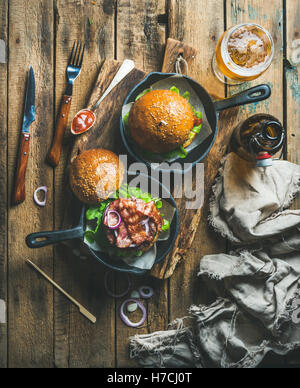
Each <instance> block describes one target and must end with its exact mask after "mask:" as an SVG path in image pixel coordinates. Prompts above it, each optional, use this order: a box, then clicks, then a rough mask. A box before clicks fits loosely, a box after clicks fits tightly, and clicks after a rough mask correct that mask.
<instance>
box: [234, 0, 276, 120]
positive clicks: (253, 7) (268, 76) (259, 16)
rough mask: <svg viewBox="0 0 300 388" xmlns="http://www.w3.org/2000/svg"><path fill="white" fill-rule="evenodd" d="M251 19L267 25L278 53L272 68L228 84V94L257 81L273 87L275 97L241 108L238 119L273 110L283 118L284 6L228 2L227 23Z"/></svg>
mask: <svg viewBox="0 0 300 388" xmlns="http://www.w3.org/2000/svg"><path fill="white" fill-rule="evenodd" d="M243 22H250V23H257V24H259V25H261V26H263V27H264V28H266V29H267V30H268V31H269V32H270V33H271V35H272V37H273V40H274V44H275V55H274V59H273V63H272V65H271V66H270V68H269V69H268V70H267V71H266V72H265V73H264V74H263V75H262V76H260V77H259V78H258V79H256V80H254V81H252V82H246V83H244V84H243V85H241V86H237V87H229V89H228V93H229V95H231V94H234V93H236V92H238V91H241V90H244V89H247V88H248V87H252V86H255V85H258V84H262V83H266V84H268V85H269V86H270V87H271V88H272V96H271V98H269V99H268V100H265V101H263V102H260V103H256V104H251V105H245V106H243V107H241V109H240V114H239V120H244V119H245V118H246V117H248V116H251V115H253V114H256V113H262V112H263V113H270V114H272V115H274V116H275V117H277V118H278V119H279V120H281V121H282V120H283V68H282V63H283V8H282V1H281V0H266V1H263V2H261V1H259V0H230V1H227V26H228V27H231V26H233V25H235V24H239V23H243Z"/></svg>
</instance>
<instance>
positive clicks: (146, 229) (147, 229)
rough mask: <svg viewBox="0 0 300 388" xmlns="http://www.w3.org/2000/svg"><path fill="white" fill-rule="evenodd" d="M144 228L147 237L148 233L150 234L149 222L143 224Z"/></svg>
mask: <svg viewBox="0 0 300 388" xmlns="http://www.w3.org/2000/svg"><path fill="white" fill-rule="evenodd" d="M144 227H145V232H146V234H147V236H149V233H150V226H149V221H148V222H146V223H145V224H144Z"/></svg>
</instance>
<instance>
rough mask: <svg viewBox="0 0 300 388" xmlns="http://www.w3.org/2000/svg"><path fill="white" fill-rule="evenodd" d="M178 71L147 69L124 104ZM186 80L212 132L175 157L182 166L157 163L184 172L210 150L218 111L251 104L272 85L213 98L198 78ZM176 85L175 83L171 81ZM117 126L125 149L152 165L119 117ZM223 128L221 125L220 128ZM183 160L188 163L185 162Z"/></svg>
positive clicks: (215, 132)
mask: <svg viewBox="0 0 300 388" xmlns="http://www.w3.org/2000/svg"><path fill="white" fill-rule="evenodd" d="M175 75H177V76H178V74H175V73H158V72H154V73H149V74H148V76H147V77H146V78H145V79H144V80H143V81H142V82H140V83H139V84H138V85H137V86H135V87H134V88H133V89H132V91H131V92H130V93H129V94H128V96H127V97H126V99H125V101H124V104H123V107H124V106H125V105H126V104H128V103H130V102H134V101H135V99H136V97H137V96H138V95H139V94H140V93H141V92H143V91H144V90H145V89H148V88H150V87H151V86H152V85H153V84H154V83H156V82H158V81H161V80H163V79H165V78H168V77H171V76H175ZM183 77H184V78H185V79H186V81H187V82H189V84H190V85H191V86H192V88H193V89H194V91H195V92H196V94H197V95H198V97H199V98H200V100H201V102H202V104H203V107H204V110H205V114H206V118H207V120H205V122H203V125H208V126H210V128H211V131H212V133H211V134H210V135H209V137H208V138H207V139H206V140H205V141H204V142H202V143H201V144H199V145H198V146H197V147H196V148H194V149H193V150H191V151H190V152H189V153H188V155H187V157H186V158H185V159H180V158H179V159H178V160H176V163H180V165H181V168H180V169H176V168H175V167H172V165H171V166H170V167H167V166H161V167H158V169H159V170H160V171H169V172H170V171H172V172H176V173H185V172H187V171H189V170H190V169H191V168H192V167H193V166H194V165H195V164H196V163H199V162H200V161H201V160H202V159H203V158H204V157H205V156H206V155H207V154H208V152H209V151H210V149H211V147H212V145H213V144H214V141H215V139H216V135H217V131H218V122H219V114H220V112H221V111H223V110H225V109H229V108H232V107H235V106H239V105H245V104H251V103H255V102H258V101H263V100H265V99H267V98H269V97H270V95H271V88H270V87H269V86H268V85H258V86H254V87H253V88H251V89H248V90H245V91H243V92H241V93H239V94H236V95H234V96H232V97H230V98H225V99H222V100H217V101H213V99H212V97H211V96H210V95H209V93H208V92H207V91H206V89H205V88H204V87H203V86H201V85H200V84H199V83H198V82H196V81H195V80H193V79H192V78H190V77H188V76H183ZM174 85H176V84H174ZM120 130H121V137H122V141H123V143H124V145H125V147H126V149H127V151H128V153H129V154H130V155H131V156H132V157H133V158H134V159H135V160H137V161H139V162H142V163H145V164H146V165H147V166H148V167H149V168H151V163H149V161H147V160H145V159H143V157H142V156H141V154H140V153H137V152H136V151H135V150H134V149H133V147H132V143H131V139H129V138H128V136H127V135H126V131H125V128H124V124H123V119H122V117H121V120H120ZM220 130H222V128H221V129H220ZM185 163H186V164H188V165H186V166H185Z"/></svg>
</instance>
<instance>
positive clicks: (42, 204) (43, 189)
mask: <svg viewBox="0 0 300 388" xmlns="http://www.w3.org/2000/svg"><path fill="white" fill-rule="evenodd" d="M40 191H43V192H44V199H43V201H40V200H39V199H38V197H37V193H38V192H40ZM47 193H48V187H47V186H41V187H39V188H37V189H36V190H35V192H34V194H33V199H34V202H35V203H36V204H37V205H38V206H41V207H44V206H46V202H47Z"/></svg>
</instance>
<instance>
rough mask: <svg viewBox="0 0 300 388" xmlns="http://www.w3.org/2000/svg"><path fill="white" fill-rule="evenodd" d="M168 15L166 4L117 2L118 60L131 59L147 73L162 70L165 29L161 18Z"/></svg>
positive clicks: (133, 0)
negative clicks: (160, 16)
mask: <svg viewBox="0 0 300 388" xmlns="http://www.w3.org/2000/svg"><path fill="white" fill-rule="evenodd" d="M165 12H166V8H165V1H164V0H157V1H152V0H150V1H149V0H148V1H147V0H141V1H135V0H126V1H123V0H117V41H116V54H117V58H116V59H118V60H120V59H122V58H130V59H132V60H134V62H135V64H136V67H137V68H138V69H142V70H144V71H153V70H160V69H161V66H162V59H163V53H164V46H165V33H166V29H165V25H159V24H158V16H159V15H163V14H165Z"/></svg>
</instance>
